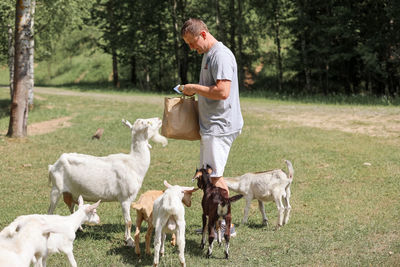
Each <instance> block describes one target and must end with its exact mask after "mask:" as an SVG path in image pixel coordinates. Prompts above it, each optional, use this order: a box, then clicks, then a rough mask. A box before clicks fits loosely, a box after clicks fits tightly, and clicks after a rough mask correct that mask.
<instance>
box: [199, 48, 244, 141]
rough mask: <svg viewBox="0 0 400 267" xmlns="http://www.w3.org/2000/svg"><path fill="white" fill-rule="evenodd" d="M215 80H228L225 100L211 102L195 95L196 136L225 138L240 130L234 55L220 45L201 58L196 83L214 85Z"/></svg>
mask: <svg viewBox="0 0 400 267" xmlns="http://www.w3.org/2000/svg"><path fill="white" fill-rule="evenodd" d="M217 80H230V81H231V89H230V93H229V97H228V98H227V99H225V100H212V99H209V98H206V97H203V96H201V95H199V96H198V100H199V120H200V134H202V135H214V136H222V135H229V134H232V133H235V132H238V131H240V130H241V129H242V127H243V117H242V112H241V111H240V102H239V83H238V74H237V65H236V60H235V56H234V55H233V53H232V52H231V50H229V48H227V47H226V46H225V45H223V43H221V42H217V43H215V44H214V45H213V46H212V47H211V49H210V50H209V51H208V52H207V53H205V54H204V55H203V60H202V63H201V71H200V81H199V84H201V85H205V86H210V85H215V84H216V83H217Z"/></svg>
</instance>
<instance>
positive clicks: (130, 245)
mask: <svg viewBox="0 0 400 267" xmlns="http://www.w3.org/2000/svg"><path fill="white" fill-rule="evenodd" d="M125 246H127V247H132V248H134V247H135V242H134V241H133V239H132V238H131V239H127V240H125Z"/></svg>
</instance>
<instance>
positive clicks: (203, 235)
mask: <svg viewBox="0 0 400 267" xmlns="http://www.w3.org/2000/svg"><path fill="white" fill-rule="evenodd" d="M202 219H203V231H202V238H201V243H200V248H201V249H203V248H204V246H205V244H206V233H207V231H206V227H207V216H206V215H205V214H203V216H202Z"/></svg>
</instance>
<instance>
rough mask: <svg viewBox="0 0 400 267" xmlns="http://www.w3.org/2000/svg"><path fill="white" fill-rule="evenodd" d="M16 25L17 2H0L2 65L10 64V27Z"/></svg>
mask: <svg viewBox="0 0 400 267" xmlns="http://www.w3.org/2000/svg"><path fill="white" fill-rule="evenodd" d="M14 23H15V1H12V0H3V1H1V2H0V29H1V31H0V64H2V63H4V64H7V62H8V27H9V26H11V27H13V26H14Z"/></svg>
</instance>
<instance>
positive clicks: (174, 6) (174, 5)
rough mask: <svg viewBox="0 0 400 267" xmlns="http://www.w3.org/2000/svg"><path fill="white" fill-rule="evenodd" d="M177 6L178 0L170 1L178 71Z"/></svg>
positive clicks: (179, 65)
mask: <svg viewBox="0 0 400 267" xmlns="http://www.w3.org/2000/svg"><path fill="white" fill-rule="evenodd" d="M177 8H178V0H173V1H172V12H171V17H172V24H173V25H174V32H173V34H174V48H175V66H176V69H177V70H178V71H180V69H181V61H180V57H179V42H180V33H179V27H178V18H177ZM179 78H180V79H181V83H183V79H182V77H179Z"/></svg>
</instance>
